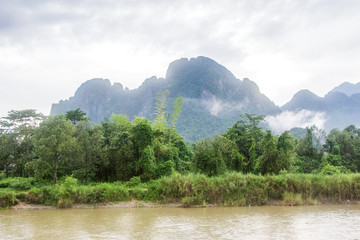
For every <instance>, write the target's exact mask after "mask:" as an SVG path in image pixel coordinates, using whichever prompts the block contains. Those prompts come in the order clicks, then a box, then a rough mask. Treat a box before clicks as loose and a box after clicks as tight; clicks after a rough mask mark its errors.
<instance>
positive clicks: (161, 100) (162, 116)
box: [153, 90, 169, 132]
mask: <svg viewBox="0 0 360 240" xmlns="http://www.w3.org/2000/svg"><path fill="white" fill-rule="evenodd" d="M168 96H169V91H168V90H165V91H164V92H159V93H157V95H156V103H155V110H154V115H155V119H154V121H153V126H154V129H155V130H158V131H160V132H164V131H165V130H166V129H167V127H168V119H167V114H166V111H165V107H166V99H167V97H168Z"/></svg>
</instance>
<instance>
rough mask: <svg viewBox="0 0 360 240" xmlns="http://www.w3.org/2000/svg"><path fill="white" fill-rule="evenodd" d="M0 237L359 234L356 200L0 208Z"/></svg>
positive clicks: (357, 236)
mask: <svg viewBox="0 0 360 240" xmlns="http://www.w3.org/2000/svg"><path fill="white" fill-rule="evenodd" d="M0 239H11V240H13V239H39V240H41V239H46V240H48V239H360V205H324V206H304V207H278V206H265V207H241V208H197V209H191V208H190V209H183V208H132V209H131V208H117V209H65V210H62V209H56V210H54V209H53V210H1V211H0Z"/></svg>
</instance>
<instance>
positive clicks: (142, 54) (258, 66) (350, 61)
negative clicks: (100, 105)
mask: <svg viewBox="0 0 360 240" xmlns="http://www.w3.org/2000/svg"><path fill="white" fill-rule="evenodd" d="M359 11H360V1H353V0H345V1H331V0H316V1H314V0H311V1H310V0H297V1H296V0H295V1H287V0H279V1H267V0H260V1H253V0H244V1H237V0H225V1H221V2H220V1H215V0H206V1H205V0H200V1H190V0H173V1H165V0H156V1H145V0H140V1H127V0H125V1H117V0H107V1H91V0H79V1H69V0H62V1H60V0H54V1H40V0H34V1H28V0H17V1H13V0H3V1H0V73H1V78H0V81H1V86H2V88H1V89H0V116H4V115H5V114H6V112H7V111H9V110H11V109H22V108H25V107H31V108H38V109H39V110H40V111H41V112H43V113H45V114H48V113H49V112H50V107H51V104H52V103H54V102H56V101H58V100H60V99H65V98H68V97H70V96H71V95H72V94H73V93H74V92H75V90H76V89H77V87H79V86H80V84H81V83H82V82H84V81H86V80H88V79H91V78H94V77H103V78H109V79H110V80H111V81H112V82H121V83H122V84H123V85H124V86H128V87H130V88H135V87H137V86H139V85H140V84H141V83H142V81H143V80H144V79H146V78H148V77H151V76H153V75H156V76H158V77H163V76H164V75H165V72H166V68H167V65H168V64H169V63H170V62H171V61H173V60H176V59H178V58H181V57H188V58H189V57H196V56H200V55H201V56H207V57H210V58H213V59H214V60H216V61H217V62H219V63H220V64H223V65H224V66H225V67H227V68H228V69H229V70H230V71H232V72H233V73H234V75H235V76H236V77H237V78H239V79H242V78H244V77H248V78H250V79H251V80H253V81H255V82H256V83H257V84H258V85H259V87H260V90H261V91H262V92H263V93H265V94H266V95H267V96H268V97H270V99H271V100H273V101H274V102H275V103H277V104H279V105H282V104H284V103H285V102H287V101H288V100H290V99H291V97H292V95H293V94H294V93H295V92H297V91H298V90H299V89H310V90H311V91H313V92H315V93H317V94H318V95H323V94H325V93H326V92H327V91H329V90H330V89H331V88H333V87H334V86H335V85H338V84H340V83H342V82H344V81H349V82H358V81H360V68H358V66H357V65H358V64H357V63H358V62H360V25H359V24H355V23H356V22H359V21H360V15H359V14H358V12H359ZM14 83H16V84H14ZM29 86H33V87H32V88H31V87H29Z"/></svg>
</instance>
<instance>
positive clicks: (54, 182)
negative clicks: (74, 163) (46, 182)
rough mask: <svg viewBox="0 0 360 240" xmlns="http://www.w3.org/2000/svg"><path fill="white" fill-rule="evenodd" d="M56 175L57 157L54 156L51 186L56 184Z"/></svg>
mask: <svg viewBox="0 0 360 240" xmlns="http://www.w3.org/2000/svg"><path fill="white" fill-rule="evenodd" d="M56 174H57V156H56V155H55V157H54V174H53V176H54V178H53V184H54V185H55V184H56V178H57V176H56Z"/></svg>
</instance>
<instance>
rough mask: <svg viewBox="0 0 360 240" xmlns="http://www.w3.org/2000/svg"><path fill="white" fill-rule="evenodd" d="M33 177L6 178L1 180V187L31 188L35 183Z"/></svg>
mask: <svg viewBox="0 0 360 240" xmlns="http://www.w3.org/2000/svg"><path fill="white" fill-rule="evenodd" d="M34 182H35V181H34V179H33V178H22V177H14V178H4V179H2V180H0V188H12V189H15V190H23V191H24V190H29V189H30V188H31V187H33V185H34Z"/></svg>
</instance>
